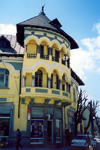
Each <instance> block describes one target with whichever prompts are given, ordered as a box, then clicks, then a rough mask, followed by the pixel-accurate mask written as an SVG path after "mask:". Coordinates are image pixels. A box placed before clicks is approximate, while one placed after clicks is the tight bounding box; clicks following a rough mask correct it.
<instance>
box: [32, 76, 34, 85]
mask: <svg viewBox="0 0 100 150" xmlns="http://www.w3.org/2000/svg"><path fill="white" fill-rule="evenodd" d="M32 87H35V75H32Z"/></svg>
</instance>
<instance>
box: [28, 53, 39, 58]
mask: <svg viewBox="0 0 100 150" xmlns="http://www.w3.org/2000/svg"><path fill="white" fill-rule="evenodd" d="M36 57H37V54H30V53H27V58H36Z"/></svg>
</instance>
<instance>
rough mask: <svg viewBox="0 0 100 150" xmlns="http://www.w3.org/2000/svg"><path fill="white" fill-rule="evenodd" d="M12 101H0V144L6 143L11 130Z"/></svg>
mask: <svg viewBox="0 0 100 150" xmlns="http://www.w3.org/2000/svg"><path fill="white" fill-rule="evenodd" d="M13 108H14V105H13V103H6V102H5V103H3V102H2V103H0V145H2V144H4V145H8V144H9V137H11V136H12V132H13V130H12V129H13V121H14V112H13Z"/></svg>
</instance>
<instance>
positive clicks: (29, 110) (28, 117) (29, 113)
mask: <svg viewBox="0 0 100 150" xmlns="http://www.w3.org/2000/svg"><path fill="white" fill-rule="evenodd" d="M30 119H31V109H28V116H27V120H30Z"/></svg>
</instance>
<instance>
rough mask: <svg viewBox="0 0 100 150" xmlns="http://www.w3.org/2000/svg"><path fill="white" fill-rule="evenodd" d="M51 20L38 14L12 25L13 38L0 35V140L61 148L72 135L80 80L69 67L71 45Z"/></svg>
mask: <svg viewBox="0 0 100 150" xmlns="http://www.w3.org/2000/svg"><path fill="white" fill-rule="evenodd" d="M61 27H62V25H61V23H60V22H59V20H58V19H57V18H56V19H54V20H52V21H51V20H50V19H49V18H48V17H47V16H46V14H45V13H44V8H43V7H42V11H41V13H40V14H39V15H38V16H36V17H33V18H31V19H28V20H26V21H24V22H21V23H18V24H17V25H16V28H17V34H16V36H12V35H0V139H1V141H2V142H5V143H6V144H8V143H10V144H13V143H15V141H16V129H17V128H19V129H20V131H21V133H22V142H23V144H26V145H28V146H29V145H32V144H33V145H36V144H38V145H39V144H42V145H44V146H46V145H47V144H48V145H57V144H62V145H63V144H64V143H65V138H66V137H65V131H66V130H67V129H68V130H69V131H70V132H74V112H75V110H76V105H77V103H76V102H77V93H78V86H82V85H84V83H83V81H82V80H81V79H80V78H79V77H78V75H77V74H76V73H75V72H74V71H73V70H72V68H71V66H70V51H71V50H73V49H77V48H78V45H77V43H76V41H75V40H74V39H73V38H72V37H71V36H69V35H68V34H67V33H65V32H64V31H63V30H62V29H61Z"/></svg>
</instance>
